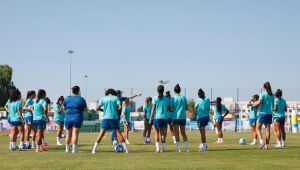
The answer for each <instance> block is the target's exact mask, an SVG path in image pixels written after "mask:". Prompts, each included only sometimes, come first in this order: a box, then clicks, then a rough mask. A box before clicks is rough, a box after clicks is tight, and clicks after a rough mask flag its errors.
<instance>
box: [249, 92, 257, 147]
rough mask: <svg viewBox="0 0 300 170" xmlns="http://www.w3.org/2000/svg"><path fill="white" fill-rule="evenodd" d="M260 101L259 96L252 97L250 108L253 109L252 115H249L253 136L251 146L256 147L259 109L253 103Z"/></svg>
mask: <svg viewBox="0 0 300 170" xmlns="http://www.w3.org/2000/svg"><path fill="white" fill-rule="evenodd" d="M258 100H259V95H257V94H256V95H254V96H252V98H251V100H250V102H249V104H248V106H249V107H251V111H250V115H249V125H250V127H251V131H252V136H253V142H252V143H250V145H256V144H257V133H256V122H257V112H258V107H254V106H253V103H255V102H257V101H258Z"/></svg>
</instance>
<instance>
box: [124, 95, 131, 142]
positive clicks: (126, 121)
mask: <svg viewBox="0 0 300 170" xmlns="http://www.w3.org/2000/svg"><path fill="white" fill-rule="evenodd" d="M130 112H131V110H130V108H129V99H127V100H125V101H124V102H123V107H122V122H123V124H124V138H125V141H126V144H127V145H129V144H130V142H129V140H128V139H129V136H128V133H129V128H130V126H131V125H130Z"/></svg>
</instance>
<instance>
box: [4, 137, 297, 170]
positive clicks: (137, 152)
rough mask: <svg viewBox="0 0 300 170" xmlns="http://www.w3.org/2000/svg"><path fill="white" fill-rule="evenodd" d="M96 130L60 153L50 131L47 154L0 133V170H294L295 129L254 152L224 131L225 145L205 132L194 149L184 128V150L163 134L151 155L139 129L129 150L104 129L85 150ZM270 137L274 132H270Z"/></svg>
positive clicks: (193, 139)
mask: <svg viewBox="0 0 300 170" xmlns="http://www.w3.org/2000/svg"><path fill="white" fill-rule="evenodd" d="M96 135H97V134H96V133H81V134H80V141H79V149H80V153H79V154H75V155H74V154H67V153H64V147H57V146H55V145H54V144H55V140H56V138H55V135H54V133H48V134H47V135H46V140H47V142H48V143H49V145H50V146H49V148H48V152H47V153H35V152H34V151H33V150H30V151H24V152H20V151H15V152H13V151H9V150H8V144H9V143H8V137H7V136H6V135H1V136H0V160H1V165H0V169H6V170H10V169H19V170H21V169H22V170H25V169H43V170H44V169H70V170H71V169H72V170H73V169H244V170H245V169H286V170H290V169H300V134H288V135H287V137H288V140H287V147H286V148H284V149H273V148H270V150H268V151H260V150H259V149H258V146H249V145H244V146H241V145H239V144H238V141H239V139H240V138H242V137H243V138H246V139H247V141H248V142H249V141H251V137H250V133H229V132H227V133H225V136H224V137H225V144H224V145H222V146H219V145H214V144H212V143H213V141H215V139H216V137H215V134H214V133H208V147H209V151H208V152H205V153H200V152H198V145H199V143H200V137H199V134H198V132H191V133H188V137H189V141H190V152H189V153H184V152H182V153H177V152H176V146H175V145H174V144H172V143H170V142H171V140H170V136H168V139H169V140H168V141H169V142H168V144H167V152H166V153H163V154H157V153H155V152H154V150H155V147H154V144H151V145H144V144H142V134H141V133H140V132H134V133H130V142H131V145H129V149H130V153H129V154H118V153H115V152H114V151H113V147H112V145H111V144H110V140H109V139H110V136H109V135H110V134H107V136H106V139H104V140H103V143H102V145H100V148H99V152H98V153H97V154H96V155H92V154H91V149H92V145H93V143H94V140H95V138H96ZM272 141H273V142H274V136H272Z"/></svg>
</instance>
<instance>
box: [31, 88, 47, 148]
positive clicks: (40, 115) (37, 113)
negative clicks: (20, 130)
mask: <svg viewBox="0 0 300 170" xmlns="http://www.w3.org/2000/svg"><path fill="white" fill-rule="evenodd" d="M45 98H46V91H45V90H43V89H40V90H39V91H38V94H37V97H36V101H35V102H34V105H33V124H34V126H35V130H36V131H37V134H36V140H37V141H36V142H37V147H36V152H45V151H47V150H46V149H45V148H44V146H43V145H42V139H43V138H44V130H45V129H46V121H47V120H48V117H47V113H46V112H47V102H46V100H45Z"/></svg>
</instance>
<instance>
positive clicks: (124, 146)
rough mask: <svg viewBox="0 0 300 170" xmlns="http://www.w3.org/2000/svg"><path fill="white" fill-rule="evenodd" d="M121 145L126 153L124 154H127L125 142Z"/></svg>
mask: <svg viewBox="0 0 300 170" xmlns="http://www.w3.org/2000/svg"><path fill="white" fill-rule="evenodd" d="M122 145H123V148H124V150H125V152H126V153H128V148H127V145H126V143H125V142H123V143H122Z"/></svg>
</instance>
